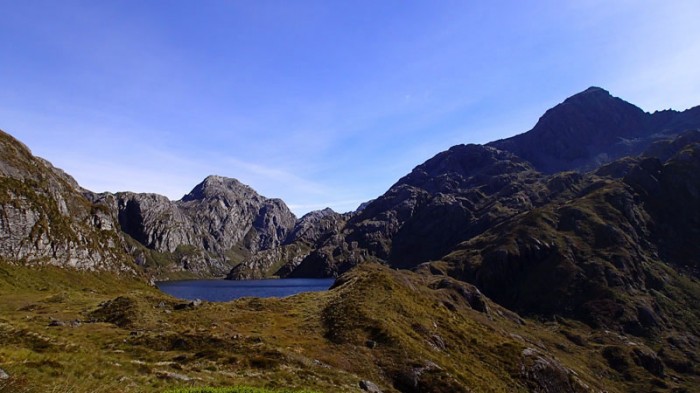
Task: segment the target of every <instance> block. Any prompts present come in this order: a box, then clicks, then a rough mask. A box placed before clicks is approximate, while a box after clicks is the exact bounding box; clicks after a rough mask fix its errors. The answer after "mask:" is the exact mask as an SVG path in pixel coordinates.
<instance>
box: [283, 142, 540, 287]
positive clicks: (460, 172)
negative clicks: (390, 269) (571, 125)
mask: <svg viewBox="0 0 700 393" xmlns="http://www.w3.org/2000/svg"><path fill="white" fill-rule="evenodd" d="M540 177H542V176H541V175H540V174H539V173H537V172H536V171H535V170H534V169H533V168H532V167H531V166H530V165H529V164H528V163H527V162H525V161H524V160H522V159H519V158H518V157H516V156H514V155H512V154H510V153H508V152H504V151H500V150H497V149H495V148H492V147H488V146H480V145H459V146H454V147H452V148H451V149H449V150H448V151H445V152H442V153H440V154H438V155H436V156H435V157H433V158H431V159H430V160H428V161H426V162H425V163H424V164H422V165H420V166H418V167H416V168H415V169H414V170H413V171H412V172H411V173H410V174H408V175H407V176H405V177H403V178H402V179H400V180H399V181H398V182H397V183H396V184H394V185H393V186H392V187H391V188H390V189H389V191H387V192H386V193H385V194H384V195H382V196H380V197H379V198H377V199H375V200H373V201H372V202H371V203H369V204H368V205H367V206H365V207H364V208H363V209H362V210H361V211H359V212H357V213H355V214H353V215H352V216H351V217H350V218H349V220H348V221H347V224H346V225H345V226H344V228H342V230H341V231H338V232H335V234H334V235H332V236H329V237H327V238H326V239H323V240H322V241H320V242H318V243H317V247H316V250H315V251H314V252H312V253H311V254H310V255H309V256H308V257H307V258H305V259H304V261H302V263H301V264H300V265H299V267H298V268H297V269H296V270H294V272H293V273H292V275H295V276H297V275H298V276H301V275H304V276H306V275H336V274H339V273H342V272H344V271H346V270H347V269H349V268H350V267H352V266H354V265H356V264H358V263H361V262H363V261H367V260H375V261H380V262H384V263H389V264H391V265H392V266H396V267H412V266H415V265H417V264H419V263H421V262H425V261H428V260H431V259H436V258H439V257H441V256H443V255H445V254H446V253H448V252H449V250H450V249H451V248H452V247H453V246H455V245H456V244H458V243H460V242H461V241H463V240H466V239H469V238H470V237H472V236H475V235H476V234H479V233H481V232H482V231H484V230H486V229H487V228H488V227H489V226H491V225H493V224H495V223H497V222H498V221H499V220H501V219H503V218H505V217H509V216H511V215H514V214H517V213H519V212H521V211H524V210H527V209H530V208H532V206H533V205H535V204H537V203H539V199H540V196H539V195H538V193H537V190H535V189H534V188H532V187H530V185H532V184H535V183H536V182H537V180H538V179H539V178H540Z"/></svg>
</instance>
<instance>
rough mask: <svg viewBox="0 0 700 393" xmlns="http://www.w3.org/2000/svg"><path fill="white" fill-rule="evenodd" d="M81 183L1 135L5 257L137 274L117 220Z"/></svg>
mask: <svg viewBox="0 0 700 393" xmlns="http://www.w3.org/2000/svg"><path fill="white" fill-rule="evenodd" d="M82 191H83V190H82V189H81V188H80V187H79V186H78V184H77V183H76V182H75V180H74V179H73V178H72V177H70V176H69V175H67V174H66V173H64V172H63V171H61V170H60V169H57V168H55V167H53V166H52V165H51V164H50V163H49V162H48V161H45V160H43V159H40V158H37V157H34V156H33V155H32V153H31V151H30V150H29V149H28V148H27V147H26V146H25V145H23V144H22V143H21V142H19V141H17V140H16V139H14V138H13V137H12V136H10V135H8V134H6V133H5V132H2V131H0V258H2V259H3V260H4V261H8V262H13V263H19V264H23V265H56V266H64V267H71V268H76V269H83V270H109V271H117V272H124V273H128V274H131V275H135V274H137V271H136V269H135V268H136V266H135V265H134V264H133V262H132V261H131V258H130V257H129V256H128V255H127V254H126V253H125V251H124V250H125V246H124V241H123V239H122V237H121V234H120V231H119V224H118V223H117V220H116V217H115V216H114V215H112V214H111V212H110V210H109V208H108V207H107V206H105V205H103V204H99V203H94V202H91V201H90V200H88V199H86V198H85V197H84V196H83V195H82Z"/></svg>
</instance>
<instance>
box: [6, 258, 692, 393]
mask: <svg viewBox="0 0 700 393" xmlns="http://www.w3.org/2000/svg"><path fill="white" fill-rule="evenodd" d="M475 294H477V292H476V290H475V288H474V287H472V286H470V285H469V284H465V283H460V282H458V281H455V280H452V279H449V278H446V277H444V276H432V275H421V274H416V273H411V272H405V271H395V270H392V269H388V268H385V267H382V266H380V265H377V264H363V265H361V266H359V267H358V268H356V269H354V270H353V271H351V272H349V273H348V274H347V275H345V276H343V278H342V279H341V280H339V282H338V285H337V287H336V288H335V289H333V290H331V291H327V292H317V293H306V294H300V295H297V296H293V297H289V298H284V299H258V298H248V299H241V300H238V301H234V302H229V303H208V302H204V303H202V304H201V305H196V304H190V303H189V302H186V301H180V300H177V299H173V298H171V297H168V296H166V295H164V294H162V293H160V292H159V291H157V290H156V289H154V288H152V287H149V286H148V285H146V284H145V283H143V282H140V281H136V280H133V279H125V278H124V277H120V276H117V275H114V274H109V273H86V272H77V271H72V270H68V269H60V268H52V267H45V268H32V269H29V268H25V267H21V266H16V265H10V264H5V263H0V299H2V301H1V302H0V342H2V343H3V345H2V346H0V368H2V369H3V370H5V371H7V372H8V374H10V376H11V378H10V379H9V380H4V381H0V392H1V393H7V392H13V393H15V392H20V393H39V392H45V391H51V392H56V393H63V392H66V393H67V392H71V393H87V392H105V393H107V392H126V393H130V392H134V393H135V392H164V391H165V392H168V391H170V392H200V391H201V392H228V391H232V392H239V391H241V392H246V391H248V390H241V389H254V388H231V387H232V386H257V387H258V388H256V389H259V390H249V391H252V392H257V391H260V392H286V391H289V392H308V391H314V392H358V391H359V381H361V380H369V381H372V382H374V383H375V384H377V385H378V386H379V387H380V388H381V389H382V390H383V391H384V392H397V391H430V392H466V391H480V392H497V391H508V392H525V391H530V390H533V389H536V387H537V386H542V384H543V383H547V382H546V381H545V380H548V381H550V382H551V380H554V381H555V382H551V383H563V382H561V381H563V380H565V381H569V382H566V383H571V384H572V386H579V387H581V386H584V385H585V386H589V387H591V388H592V389H600V390H603V389H605V390H606V391H608V392H611V393H614V392H624V391H629V389H631V388H633V390H635V391H652V390H659V391H664V390H667V391H671V390H673V389H677V390H678V391H682V389H684V388H685V389H687V391H692V386H697V382H699V381H698V377H697V374H694V371H693V369H694V367H695V366H694V365H693V364H692V363H688V361H687V357H686V355H685V354H684V353H683V352H679V350H677V349H674V348H679V347H682V345H684V343H686V341H684V340H687V338H686V337H684V336H682V335H680V334H676V335H672V336H669V337H668V338H666V340H669V342H673V343H675V344H674V346H667V345H663V343H658V345H657V346H654V345H653V343H647V344H645V343H644V342H643V341H640V340H639V339H638V338H635V337H629V336H624V335H622V334H619V333H612V332H604V331H601V330H594V329H591V328H590V327H588V326H586V325H584V324H583V323H580V322H576V321H573V320H567V319H563V318H559V319H557V320H556V321H553V322H551V321H550V322H546V323H541V322H538V321H535V320H523V319H522V318H520V317H519V316H518V315H516V314H514V313H512V312H510V311H508V310H506V309H503V308H501V307H499V306H498V305H496V304H494V303H492V302H490V301H489V300H487V299H485V298H483V297H479V296H480V295H479V296H477V295H475ZM475 296H476V297H475ZM654 351H656V352H658V354H659V355H658V357H659V358H660V359H662V360H663V362H665V364H667V365H672V366H667V367H666V368H665V369H663V368H661V367H659V365H660V364H661V363H660V362H659V361H657V360H655V359H656V356H654ZM630 378H633V379H630ZM557 381H559V382H557ZM661 385H664V386H666V387H665V388H664V387H661V388H660V387H659V386H661ZM202 386H206V387H207V388H201V387H202ZM556 386H558V385H556ZM236 389H238V390H236ZM581 391H585V390H581Z"/></svg>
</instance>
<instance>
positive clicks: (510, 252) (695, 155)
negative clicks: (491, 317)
mask: <svg viewBox="0 0 700 393" xmlns="http://www.w3.org/2000/svg"><path fill="white" fill-rule="evenodd" d="M698 134H700V133H698ZM681 138H685V139H686V140H689V139H693V138H692V136H691V135H684V136H682V137H681ZM668 145H669V146H676V147H677V150H676V152H675V154H673V155H672V156H671V157H669V158H668V159H666V160H664V161H661V160H659V159H658V158H653V157H649V156H648V155H647V156H646V158H641V157H640V158H637V159H635V162H634V165H632V166H631V167H630V169H629V170H628V172H627V174H626V175H625V176H624V177H622V178H610V177H601V176H600V175H599V174H596V173H590V174H587V175H585V176H580V177H578V178H576V179H574V182H572V183H570V184H569V185H568V188H569V191H568V192H564V193H561V194H559V196H557V197H553V198H551V201H550V202H548V203H546V204H544V205H542V206H541V207H539V208H537V209H533V210H530V211H528V212H527V213H525V214H522V215H518V216H514V217H512V218H511V219H509V220H507V221H505V222H504V223H502V224H501V225H499V226H496V227H493V228H490V229H489V230H488V231H486V232H484V233H483V234H481V235H479V236H477V237H474V238H472V239H471V240H469V241H467V242H464V243H462V244H461V245H459V246H458V247H456V249H455V250H454V251H453V252H452V253H451V254H449V255H448V256H446V257H445V258H443V261H442V262H440V263H436V266H441V267H443V268H444V266H445V264H446V265H447V266H448V268H447V269H446V270H447V271H448V272H449V274H450V275H452V276H454V277H458V278H459V279H461V280H464V281H467V282H470V283H473V284H474V285H476V286H477V287H478V288H480V289H481V290H482V291H484V293H485V294H486V295H487V296H489V297H490V298H492V299H493V300H495V301H496V302H498V303H499V304H501V305H504V306H506V307H508V308H509V309H511V310H514V311H517V312H520V313H523V314H526V315H538V316H546V317H552V316H554V315H561V316H565V317H569V318H575V319H578V320H581V321H584V322H586V323H587V324H589V325H591V326H594V327H606V328H611V329H619V330H621V331H624V332H626V333H628V334H633V335H638V336H650V335H654V334H656V332H658V331H660V330H664V329H669V328H679V329H686V328H689V327H687V326H684V324H685V323H687V322H688V321H691V322H692V323H696V322H697V321H700V312H697V308H696V309H695V310H696V311H693V312H690V313H689V314H688V315H687V316H686V317H684V318H681V319H678V318H676V317H674V316H673V315H674V313H675V312H676V311H671V309H674V308H675V307H678V306H679V303H680V304H682V305H681V307H689V308H693V306H692V302H690V303H687V304H685V303H684V302H686V301H689V299H692V298H693V297H694V296H695V295H692V293H693V291H694V290H697V278H698V277H700V258H698V255H700V254H699V253H700V229H699V228H700V209H697V208H696V207H697V206H700V177H699V176H698V175H697V174H698V173H700V144H698V143H697V142H691V143H689V144H687V145H680V144H678V143H675V142H669V143H668ZM666 151H667V152H668V150H666ZM648 154H649V153H648ZM684 274H686V275H689V276H690V277H693V280H694V282H695V284H683V281H684V278H682V275H684ZM692 288H695V289H692ZM669 298H673V299H676V301H677V302H678V303H677V304H676V306H673V307H672V308H671V309H669V308H665V307H664V306H663V305H664V304H667V305H668V303H667V299H669ZM681 299H685V300H681Z"/></svg>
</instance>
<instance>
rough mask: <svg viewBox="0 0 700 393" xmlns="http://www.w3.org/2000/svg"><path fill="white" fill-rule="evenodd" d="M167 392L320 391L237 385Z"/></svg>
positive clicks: (289, 392) (300, 392)
mask: <svg viewBox="0 0 700 393" xmlns="http://www.w3.org/2000/svg"><path fill="white" fill-rule="evenodd" d="M166 393H318V392H315V391H312V390H287V389H282V390H279V389H266V388H254V387H250V386H236V387H229V388H181V389H173V390H168V391H167V392H166Z"/></svg>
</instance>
